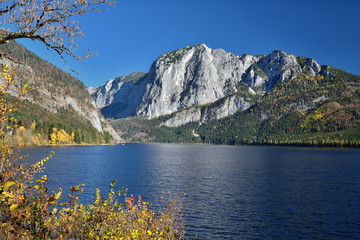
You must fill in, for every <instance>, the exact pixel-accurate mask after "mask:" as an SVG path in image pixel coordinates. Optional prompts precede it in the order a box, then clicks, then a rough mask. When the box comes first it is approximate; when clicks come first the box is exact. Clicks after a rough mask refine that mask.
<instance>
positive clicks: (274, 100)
mask: <svg viewBox="0 0 360 240" xmlns="http://www.w3.org/2000/svg"><path fill="white" fill-rule="evenodd" d="M137 76H138V78H134V79H131V77H130V76H129V77H127V78H126V79H127V81H115V80H110V81H109V82H108V83H107V84H106V85H105V86H103V87H99V88H92V89H89V91H90V93H91V95H92V96H93V98H94V100H95V104H96V106H97V107H99V108H101V112H102V113H103V115H104V116H105V117H106V118H108V119H118V120H112V125H113V126H114V127H115V128H116V129H117V131H118V133H119V134H121V135H122V137H123V138H125V139H127V140H128V141H153V142H154V141H155V142H206V143H208V142H210V143H218V144H244V143H246V144H252V143H261V144H274V143H278V144H309V145H314V144H315V145H316V144H320V143H321V144H323V145H351V146H353V145H358V144H360V140H359V139H360V137H359V136H360V127H359V122H360V111H359V107H360V77H359V76H356V75H352V74H350V73H347V72H344V71H342V70H340V69H336V68H334V67H331V66H326V65H323V66H321V65H319V64H318V63H317V62H316V61H315V60H314V59H311V58H306V57H296V56H294V55H291V54H289V53H286V52H283V51H278V50H275V51H273V52H272V53H270V54H268V55H258V56H252V55H249V54H244V55H239V56H236V55H234V54H232V53H228V52H226V51H224V50H222V49H215V50H212V49H210V48H208V47H207V46H206V45H204V44H200V45H196V46H191V47H186V48H183V49H179V50H176V51H173V52H168V53H165V54H163V55H161V56H160V57H159V58H158V59H157V60H156V61H155V62H154V63H153V64H152V66H151V68H150V70H149V72H148V73H147V74H146V75H144V76H141V75H137ZM123 78H124V77H123ZM113 83H116V84H113ZM129 117H130V118H129Z"/></svg>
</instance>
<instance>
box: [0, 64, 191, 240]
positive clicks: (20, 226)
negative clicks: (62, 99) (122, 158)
mask: <svg viewBox="0 0 360 240" xmlns="http://www.w3.org/2000/svg"><path fill="white" fill-rule="evenodd" d="M2 75H3V77H4V78H5V80H6V82H7V84H6V86H1V87H0V125H1V128H0V150H1V160H0V161H1V162H0V236H1V239H62V238H65V239H183V238H184V234H185V232H184V230H183V225H182V222H181V216H182V207H181V202H180V201H170V204H169V205H168V206H165V208H164V211H162V212H155V211H153V210H151V209H150V206H151V205H150V203H148V202H144V201H142V199H141V197H138V198H137V199H136V198H135V197H134V196H133V195H131V196H127V192H126V191H125V190H121V191H117V192H115V191H114V189H113V188H111V190H110V191H109V193H108V194H107V196H106V197H104V198H103V196H102V195H101V193H100V190H97V191H96V198H95V199H94V202H93V203H92V204H89V205H83V204H82V203H80V202H79V201H78V199H79V194H81V192H82V191H83V187H84V185H79V186H74V187H71V189H70V190H71V194H69V196H68V201H65V202H60V200H61V194H62V188H59V190H58V191H57V192H55V191H53V192H51V193H49V191H48V189H47V187H46V182H47V181H48V178H47V177H46V175H43V176H42V177H41V178H39V179H36V180H35V174H38V173H41V172H43V170H44V168H45V167H44V164H45V163H46V162H47V161H48V160H49V159H50V158H51V157H52V155H53V154H54V153H53V152H52V153H51V154H50V155H49V156H48V157H46V158H44V159H42V160H41V161H39V162H37V163H36V164H33V165H28V164H24V163H21V161H22V160H23V158H24V157H23V156H18V155H17V154H16V153H15V152H14V151H13V148H14V146H10V145H9V144H8V142H7V140H6V137H5V135H6V133H7V132H9V131H12V128H14V127H16V124H14V120H13V119H9V118H8V117H7V114H8V113H9V112H11V111H13V110H14V107H13V106H12V105H11V104H9V103H5V101H4V95H5V94H6V93H7V91H8V90H9V88H10V86H11V85H12V84H13V83H14V78H15V75H11V74H9V71H8V68H7V66H5V67H4V70H3V73H2ZM25 91H26V88H25V89H23V90H22V91H21V92H20V94H19V95H18V97H17V99H18V98H20V97H21V96H22V95H23V94H24V93H25ZM10 123H11V124H10ZM114 184H115V181H113V182H112V183H111V187H114Z"/></svg>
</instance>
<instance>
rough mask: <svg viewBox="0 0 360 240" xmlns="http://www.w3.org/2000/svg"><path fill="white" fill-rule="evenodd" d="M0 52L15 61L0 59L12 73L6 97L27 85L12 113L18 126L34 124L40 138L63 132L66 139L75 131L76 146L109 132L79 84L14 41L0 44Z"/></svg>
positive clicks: (76, 80) (82, 85)
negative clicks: (16, 109) (27, 89)
mask: <svg viewBox="0 0 360 240" xmlns="http://www.w3.org/2000/svg"><path fill="white" fill-rule="evenodd" d="M0 48H1V50H2V51H3V52H5V53H7V54H8V55H10V56H11V57H12V58H15V59H17V60H18V61H19V63H15V62H12V61H10V60H9V59H7V58H5V57H4V56H3V57H1V58H0V63H1V64H7V65H9V67H10V68H14V69H15V71H16V80H15V84H14V87H13V88H12V91H10V92H9V93H10V94H12V95H17V92H19V89H22V86H24V84H28V85H29V92H28V93H27V94H25V95H24V97H22V98H21V101H20V103H19V106H18V108H19V111H17V112H14V113H13V116H15V117H17V118H18V119H19V120H20V125H21V123H22V124H23V125H24V124H25V125H26V126H29V125H30V123H31V122H35V123H36V125H37V126H38V128H39V129H38V132H39V133H40V130H41V128H42V130H41V131H42V133H43V134H44V135H47V134H50V133H51V132H52V128H58V129H65V130H66V131H67V134H69V135H71V133H76V131H78V132H79V134H80V137H79V139H82V140H78V141H80V142H96V141H97V140H99V139H100V138H102V137H103V136H102V135H103V134H104V132H105V131H111V128H109V127H108V126H107V125H106V124H104V123H103V122H104V119H103V117H102V116H101V114H100V113H99V112H98V111H97V110H96V109H95V108H94V106H93V99H92V98H91V96H90V95H89V93H88V92H87V90H86V87H85V85H84V84H83V83H82V82H81V81H80V80H78V79H77V78H75V77H73V76H71V75H70V74H68V73H66V72H64V71H62V70H60V69H58V68H56V67H55V66H53V65H52V64H50V63H48V62H47V61H45V60H43V59H41V58H40V57H38V56H36V55H35V54H34V53H32V52H30V51H29V50H27V49H26V48H25V47H23V46H22V45H20V44H18V43H17V42H16V41H10V42H8V43H6V44H2V45H0ZM0 81H4V80H3V79H0ZM104 128H105V129H104Z"/></svg>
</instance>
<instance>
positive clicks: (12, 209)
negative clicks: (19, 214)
mask: <svg viewBox="0 0 360 240" xmlns="http://www.w3.org/2000/svg"><path fill="white" fill-rule="evenodd" d="M18 208H19V205H17V204H13V205H11V206H10V211H12V212H13V211H15V210H17V209H18Z"/></svg>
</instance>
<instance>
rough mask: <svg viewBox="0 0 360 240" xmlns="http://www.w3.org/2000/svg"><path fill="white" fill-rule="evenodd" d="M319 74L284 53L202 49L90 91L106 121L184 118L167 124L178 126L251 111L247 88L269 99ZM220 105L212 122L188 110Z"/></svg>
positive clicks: (164, 58) (308, 62)
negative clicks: (287, 84) (286, 85)
mask: <svg viewBox="0 0 360 240" xmlns="http://www.w3.org/2000/svg"><path fill="white" fill-rule="evenodd" d="M320 71H321V66H320V65H319V64H317V63H316V62H315V61H314V60H313V59H309V58H297V57H295V56H294V55H291V54H289V53H286V52H283V51H273V52H272V53H271V54H269V55H258V56H253V55H249V54H244V55H234V54H232V53H229V52H226V51H224V50H222V49H215V50H213V49H211V48H209V47H207V46H206V45H205V44H199V45H195V46H190V47H186V48H183V49H178V50H175V51H173V52H168V53H165V54H163V55H161V56H160V57H158V59H157V60H156V61H155V62H154V63H153V64H152V66H151V68H150V70H149V72H148V73H147V74H143V75H141V74H140V75H139V74H138V75H136V77H134V76H131V75H130V76H127V77H120V78H117V79H112V80H109V81H108V82H107V83H106V85H104V86H102V87H97V88H89V89H88V90H89V92H90V94H91V95H92V96H93V98H94V101H95V106H96V107H100V108H101V112H102V113H103V115H104V116H105V117H106V118H125V117H128V116H144V117H147V118H149V119H151V118H155V117H159V116H162V115H166V114H173V113H176V112H179V113H178V114H175V116H176V119H172V120H171V119H170V121H168V122H166V123H164V124H165V125H167V126H179V125H183V124H186V123H188V122H193V121H200V119H202V120H204V119H220V118H224V117H227V116H229V115H232V114H234V113H236V112H237V111H243V110H246V109H248V108H249V107H250V106H251V105H250V103H249V102H247V101H246V99H240V98H239V97H238V96H236V95H234V94H235V93H237V92H238V91H240V90H241V91H243V90H244V87H245V89H246V91H248V92H249V93H251V94H253V95H255V94H265V93H266V92H267V91H270V90H271V89H272V87H273V86H274V85H275V84H276V83H277V82H279V81H287V80H290V79H293V78H295V77H296V76H297V75H298V74H300V73H303V72H304V73H306V74H308V75H312V76H313V75H315V74H316V73H318V72H320ZM124 78H126V80H124ZM220 99H223V101H222V104H220V105H218V106H216V107H214V108H211V109H207V110H208V111H209V112H211V116H210V115H208V116H206V115H204V114H200V115H199V113H198V111H197V110H194V109H193V110H189V108H193V107H195V106H203V105H209V104H212V103H214V102H216V101H218V100H220ZM185 110H186V111H185Z"/></svg>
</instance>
